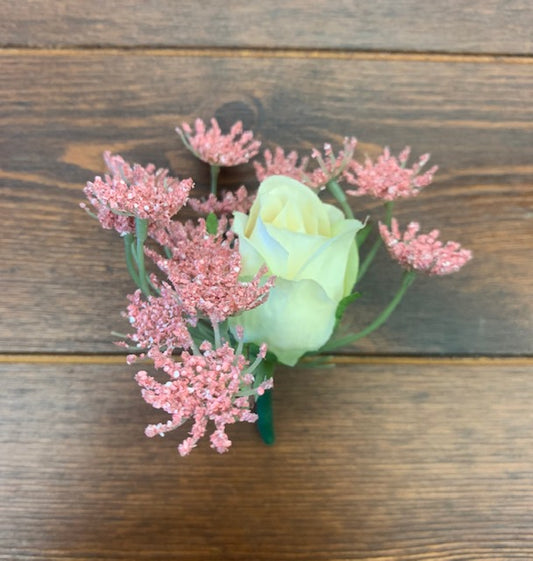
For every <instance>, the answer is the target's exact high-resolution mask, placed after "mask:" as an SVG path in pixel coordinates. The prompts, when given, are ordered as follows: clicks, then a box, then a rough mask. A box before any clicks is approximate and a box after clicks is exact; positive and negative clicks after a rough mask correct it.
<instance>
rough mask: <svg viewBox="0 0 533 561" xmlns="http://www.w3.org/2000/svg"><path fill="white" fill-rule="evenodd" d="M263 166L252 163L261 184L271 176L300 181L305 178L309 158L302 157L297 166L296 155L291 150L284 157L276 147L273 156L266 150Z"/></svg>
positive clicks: (280, 149)
mask: <svg viewBox="0 0 533 561" xmlns="http://www.w3.org/2000/svg"><path fill="white" fill-rule="evenodd" d="M263 158H264V160H265V165H264V166H263V165H262V164H260V163H259V162H254V168H255V176H256V177H257V181H259V182H261V181H263V180H265V179H266V178H267V177H270V176H271V175H285V176H286V177H291V178H292V179H296V180H297V181H302V180H303V179H304V178H305V177H306V172H305V169H306V168H307V164H308V162H309V158H307V157H304V158H302V159H301V161H300V164H298V153H297V152H296V151H295V150H293V151H292V152H289V153H288V154H287V155H285V151H284V150H283V148H281V146H277V147H276V149H275V151H274V154H272V152H271V151H270V150H269V149H268V148H267V149H266V150H265V151H264V153H263Z"/></svg>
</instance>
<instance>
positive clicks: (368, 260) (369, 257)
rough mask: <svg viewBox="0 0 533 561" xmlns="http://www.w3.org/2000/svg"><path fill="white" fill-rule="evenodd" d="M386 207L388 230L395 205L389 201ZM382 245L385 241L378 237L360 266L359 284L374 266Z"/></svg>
mask: <svg viewBox="0 0 533 561" xmlns="http://www.w3.org/2000/svg"><path fill="white" fill-rule="evenodd" d="M384 206H385V224H386V225H387V228H390V223H391V220H392V208H393V206H394V203H393V202H392V201H387V202H386V203H385V205H384ZM382 243H383V241H382V239H381V236H378V238H377V239H376V241H375V242H374V243H373V244H372V247H371V248H370V251H369V252H368V253H367V254H366V255H365V258H364V259H363V262H362V263H361V265H360V266H359V273H358V274H357V282H359V281H360V280H361V279H362V278H363V277H364V276H365V273H366V272H367V271H368V268H369V267H370V265H371V264H372V261H374V257H376V253H377V252H378V251H379V248H380V247H381V244H382Z"/></svg>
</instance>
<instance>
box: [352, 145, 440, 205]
mask: <svg viewBox="0 0 533 561" xmlns="http://www.w3.org/2000/svg"><path fill="white" fill-rule="evenodd" d="M409 154H410V148H409V147H407V148H405V149H404V150H403V151H402V152H401V153H400V155H399V156H398V158H396V157H395V156H391V154H390V151H389V149H388V148H385V150H384V152H383V154H382V155H381V156H379V158H378V159H377V161H376V163H373V162H372V160H371V159H370V158H366V160H365V163H364V165H362V164H360V163H359V162H356V161H352V162H351V163H350V165H349V167H348V169H346V171H345V172H344V179H345V180H346V181H347V182H348V183H350V184H352V185H356V186H357V189H355V190H354V189H349V190H347V191H346V193H347V194H348V195H354V196H356V197H358V196H361V195H370V196H371V197H375V198H377V199H382V200H384V201H393V200H395V199H399V198H405V197H413V196H415V195H417V194H418V193H419V192H420V190H421V189H422V188H424V187H426V186H427V185H429V184H430V183H431V181H432V180H433V175H434V173H435V172H436V171H437V166H433V167H432V168H431V169H429V170H428V171H426V172H424V173H422V174H421V173H420V171H421V169H422V167H423V166H424V165H425V164H426V163H427V161H428V160H429V154H425V155H423V156H421V157H420V159H419V161H418V163H416V164H414V165H413V167H412V168H407V167H406V164H407V160H408V158H409Z"/></svg>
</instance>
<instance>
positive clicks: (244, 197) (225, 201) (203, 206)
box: [189, 185, 255, 216]
mask: <svg viewBox="0 0 533 561" xmlns="http://www.w3.org/2000/svg"><path fill="white" fill-rule="evenodd" d="M254 200H255V195H249V194H248V191H247V190H246V187H245V186H244V185H241V186H240V187H239V188H238V189H237V191H235V192H233V191H227V192H226V193H223V195H222V197H221V199H218V198H217V197H216V196H215V195H213V194H212V193H211V194H210V195H209V197H208V198H207V199H206V200H205V201H201V200H199V199H192V198H191V199H189V206H190V207H191V208H192V209H193V210H194V211H195V212H197V213H198V214H203V215H207V214H209V213H210V212H213V213H214V214H216V215H218V216H220V215H223V214H224V215H230V214H233V213H234V212H235V211H238V212H242V213H244V214H247V213H248V211H249V210H250V208H251V207H252V204H253V202H254Z"/></svg>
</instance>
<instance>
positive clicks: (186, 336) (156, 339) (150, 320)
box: [125, 278, 196, 364]
mask: <svg viewBox="0 0 533 561" xmlns="http://www.w3.org/2000/svg"><path fill="white" fill-rule="evenodd" d="M153 281H154V282H155V278H154V279H153ZM158 290H159V293H160V295H159V296H149V297H148V298H147V299H146V298H143V295H142V293H141V291H140V290H137V291H136V292H134V293H133V294H130V295H129V296H128V299H129V301H130V303H129V306H128V309H127V312H126V313H125V315H126V316H127V318H128V320H129V322H130V324H131V326H132V327H133V328H134V329H135V332H134V333H132V334H130V335H128V336H127V338H128V339H129V341H131V342H132V343H133V345H135V346H136V347H137V348H138V349H140V350H149V349H151V348H157V349H161V350H164V351H165V352H166V353H171V352H172V351H173V350H174V349H178V348H182V349H189V348H190V347H191V345H192V338H191V335H190V333H189V327H190V326H191V324H195V323H196V322H195V319H194V318H193V319H191V318H186V317H185V314H184V309H183V305H182V304H181V302H180V301H179V299H178V295H177V294H176V292H175V291H174V290H173V289H172V288H171V287H170V286H168V285H167V284H166V283H163V284H162V285H161V286H159V287H158ZM142 356H143V355H141V357H142ZM135 358H136V357H135V355H129V356H128V363H130V364H131V363H132V362H134V360H135Z"/></svg>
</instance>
